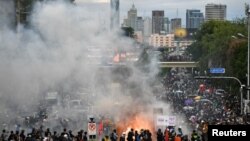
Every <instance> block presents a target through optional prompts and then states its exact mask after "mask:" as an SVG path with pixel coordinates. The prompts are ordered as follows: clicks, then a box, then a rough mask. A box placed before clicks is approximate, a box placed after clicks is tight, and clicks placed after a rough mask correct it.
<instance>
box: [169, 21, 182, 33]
mask: <svg viewBox="0 0 250 141" xmlns="http://www.w3.org/2000/svg"><path fill="white" fill-rule="evenodd" d="M178 28H181V18H174V19H171V32H172V33H174V32H175V30H176V29H178Z"/></svg>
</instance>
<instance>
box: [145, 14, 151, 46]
mask: <svg viewBox="0 0 250 141" xmlns="http://www.w3.org/2000/svg"><path fill="white" fill-rule="evenodd" d="M143 25H144V29H143V39H144V43H149V37H150V35H151V34H152V19H151V18H150V17H145V18H144V24H143Z"/></svg>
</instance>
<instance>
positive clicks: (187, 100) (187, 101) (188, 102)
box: [184, 98, 194, 105]
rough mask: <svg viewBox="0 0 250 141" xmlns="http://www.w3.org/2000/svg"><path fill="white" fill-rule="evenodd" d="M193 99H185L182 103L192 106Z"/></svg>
mask: <svg viewBox="0 0 250 141" xmlns="http://www.w3.org/2000/svg"><path fill="white" fill-rule="evenodd" d="M193 102H194V101H193V99H190V98H189V99H186V100H185V101H184V103H185V105H191V104H193Z"/></svg>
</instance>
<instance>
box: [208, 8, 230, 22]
mask: <svg viewBox="0 0 250 141" xmlns="http://www.w3.org/2000/svg"><path fill="white" fill-rule="evenodd" d="M226 17H227V6H226V5H223V4H207V5H206V8H205V20H206V21H210V20H226Z"/></svg>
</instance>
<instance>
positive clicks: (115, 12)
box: [110, 0, 120, 29]
mask: <svg viewBox="0 0 250 141" xmlns="http://www.w3.org/2000/svg"><path fill="white" fill-rule="evenodd" d="M110 8H111V10H110V11H111V15H110V27H111V29H114V28H119V27H120V2H119V0H111V1H110Z"/></svg>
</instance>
